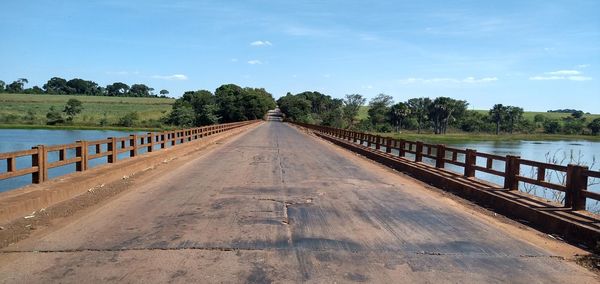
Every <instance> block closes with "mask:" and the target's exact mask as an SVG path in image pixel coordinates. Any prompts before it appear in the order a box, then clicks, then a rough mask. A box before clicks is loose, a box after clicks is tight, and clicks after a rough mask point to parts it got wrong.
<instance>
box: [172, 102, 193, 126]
mask: <svg viewBox="0 0 600 284" xmlns="http://www.w3.org/2000/svg"><path fill="white" fill-rule="evenodd" d="M167 123H170V124H174V125H179V126H184V127H190V126H193V125H194V124H195V123H196V113H195V112H194V108H193V107H192V105H191V104H190V103H189V102H187V101H181V100H177V101H175V103H174V104H173V110H172V111H171V112H170V113H169V116H168V118H167Z"/></svg>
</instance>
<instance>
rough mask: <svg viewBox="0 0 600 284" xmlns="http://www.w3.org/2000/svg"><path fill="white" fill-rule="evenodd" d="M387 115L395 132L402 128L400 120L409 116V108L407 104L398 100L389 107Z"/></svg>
mask: <svg viewBox="0 0 600 284" xmlns="http://www.w3.org/2000/svg"><path fill="white" fill-rule="evenodd" d="M388 115H389V119H390V121H391V122H392V125H393V126H394V127H395V129H396V132H398V131H400V128H402V121H404V119H406V118H407V117H409V116H410V108H409V107H408V104H406V103H402V102H400V103H397V104H395V105H393V106H391V107H390V111H389V113H388Z"/></svg>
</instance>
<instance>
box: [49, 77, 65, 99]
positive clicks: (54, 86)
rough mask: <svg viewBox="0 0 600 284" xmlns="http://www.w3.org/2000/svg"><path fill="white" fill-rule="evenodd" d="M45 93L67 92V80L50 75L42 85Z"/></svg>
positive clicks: (59, 93) (58, 93)
mask: <svg viewBox="0 0 600 284" xmlns="http://www.w3.org/2000/svg"><path fill="white" fill-rule="evenodd" d="M42 88H44V90H46V93H48V94H57V95H64V94H68V93H69V87H67V80H65V79H63V78H60V77H52V78H51V79H50V80H48V82H46V84H44V86H42Z"/></svg>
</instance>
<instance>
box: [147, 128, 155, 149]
mask: <svg viewBox="0 0 600 284" xmlns="http://www.w3.org/2000/svg"><path fill="white" fill-rule="evenodd" d="M146 143H150V146H148V152H152V151H154V132H148V140H147V142H146Z"/></svg>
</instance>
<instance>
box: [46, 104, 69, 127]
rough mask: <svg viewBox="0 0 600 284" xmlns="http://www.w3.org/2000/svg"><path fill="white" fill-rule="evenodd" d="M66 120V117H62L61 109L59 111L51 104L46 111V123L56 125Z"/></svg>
mask: <svg viewBox="0 0 600 284" xmlns="http://www.w3.org/2000/svg"><path fill="white" fill-rule="evenodd" d="M63 122H65V119H64V118H63V117H62V115H61V113H60V111H58V110H57V109H56V108H55V107H54V106H51V107H50V109H49V110H48V113H46V124H48V125H55V124H58V123H63Z"/></svg>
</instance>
